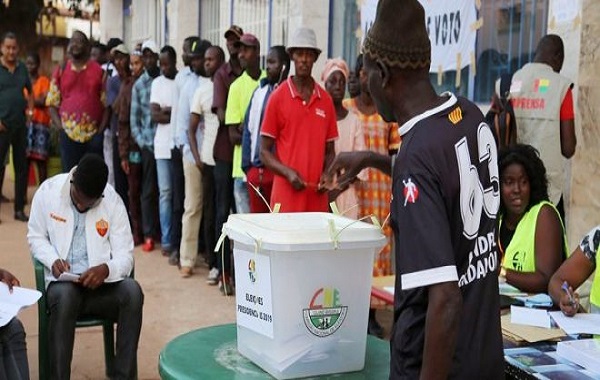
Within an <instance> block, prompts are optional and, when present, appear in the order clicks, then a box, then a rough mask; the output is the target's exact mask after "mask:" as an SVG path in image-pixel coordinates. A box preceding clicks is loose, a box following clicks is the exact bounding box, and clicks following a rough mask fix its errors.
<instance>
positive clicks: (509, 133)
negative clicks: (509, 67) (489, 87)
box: [485, 74, 517, 149]
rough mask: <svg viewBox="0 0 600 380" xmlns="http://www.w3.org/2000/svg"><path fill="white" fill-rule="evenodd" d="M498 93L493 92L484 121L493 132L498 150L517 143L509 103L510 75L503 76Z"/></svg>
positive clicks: (514, 123) (513, 115)
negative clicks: (490, 104)
mask: <svg viewBox="0 0 600 380" xmlns="http://www.w3.org/2000/svg"><path fill="white" fill-rule="evenodd" d="M498 81H499V82H500V88H499V91H494V95H493V96H492V106H491V107H490V110H489V111H488V113H487V114H486V115H485V120H486V122H487V123H488V125H489V126H490V127H491V128H492V131H493V132H494V138H495V139H496V145H497V146H498V149H501V148H504V147H507V146H509V145H512V144H514V143H515V142H516V141H517V120H516V118H515V112H514V110H513V107H512V104H511V102H510V84H511V82H512V74H503V75H502V76H501V77H500V79H499V80H498Z"/></svg>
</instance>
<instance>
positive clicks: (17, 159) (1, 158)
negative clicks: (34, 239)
mask: <svg viewBox="0 0 600 380" xmlns="http://www.w3.org/2000/svg"><path fill="white" fill-rule="evenodd" d="M10 146H12V159H13V167H14V169H15V212H17V211H23V209H24V208H25V196H26V195H27V178H28V174H29V173H28V169H29V166H28V165H27V155H26V152H25V150H26V149H27V128H26V127H25V125H24V124H23V125H19V126H7V130H5V131H4V132H0V165H4V162H5V160H6V155H7V154H8V148H9V147H10Z"/></svg>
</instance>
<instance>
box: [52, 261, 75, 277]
mask: <svg viewBox="0 0 600 380" xmlns="http://www.w3.org/2000/svg"><path fill="white" fill-rule="evenodd" d="M70 268H71V266H70V265H69V263H68V262H67V261H65V260H63V259H57V260H56V261H54V264H52V274H53V275H54V277H55V278H58V277H60V275H61V274H62V273H65V272H68V271H69V270H70Z"/></svg>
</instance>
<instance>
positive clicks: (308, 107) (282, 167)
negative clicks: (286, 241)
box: [260, 28, 338, 212]
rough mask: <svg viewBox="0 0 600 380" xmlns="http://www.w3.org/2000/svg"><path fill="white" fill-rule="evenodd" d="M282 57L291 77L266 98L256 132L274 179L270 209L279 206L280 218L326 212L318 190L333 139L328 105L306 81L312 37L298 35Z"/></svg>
mask: <svg viewBox="0 0 600 380" xmlns="http://www.w3.org/2000/svg"><path fill="white" fill-rule="evenodd" d="M287 51H288V53H289V54H290V56H291V57H292V60H293V61H294V65H295V68H296V75H294V76H293V77H290V78H289V79H288V80H287V81H285V82H283V83H282V84H281V85H280V86H279V87H278V88H277V90H275V91H274V92H273V94H272V95H271V97H270V99H269V103H268V104H267V108H266V111H265V117H264V120H263V125H262V130H261V136H262V144H261V151H260V159H261V160H262V161H263V163H264V164H265V166H266V167H267V168H269V169H270V170H271V171H272V172H273V173H274V174H275V178H274V180H273V190H272V193H271V208H273V207H274V206H275V205H276V204H278V203H279V204H280V205H281V206H280V207H281V208H280V211H281V212H303V211H324V212H326V211H328V198H327V194H326V193H325V189H321V188H320V187H319V185H318V184H319V182H320V179H321V175H322V174H323V171H324V169H325V168H327V167H328V166H329V164H330V163H331V161H332V160H333V158H334V156H335V151H334V148H333V141H334V140H335V139H336V138H337V136H338V133H337V125H336V114H335V107H334V106H333V101H332V100H331V97H330V96H329V94H328V93H327V91H325V90H324V89H323V88H322V87H321V86H319V85H318V84H317V83H316V82H315V80H314V79H313V78H312V76H311V72H312V67H313V65H314V63H315V61H316V60H317V58H318V57H319V54H320V53H321V49H319V48H318V47H317V38H316V36H315V32H314V31H313V30H312V29H309V28H300V29H298V30H297V31H296V34H295V35H294V38H293V39H292V43H291V44H290V45H289V46H288V48H287ZM274 147H275V149H276V151H275V150H274Z"/></svg>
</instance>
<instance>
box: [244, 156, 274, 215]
mask: <svg viewBox="0 0 600 380" xmlns="http://www.w3.org/2000/svg"><path fill="white" fill-rule="evenodd" d="M246 180H247V181H248V182H247V183H248V185H247V186H248V196H249V198H250V212H251V213H258V212H263V213H265V212H270V211H269V207H268V206H267V204H266V203H265V202H264V201H263V200H262V198H261V197H260V196H259V195H258V194H256V190H254V188H253V187H252V186H254V187H255V188H257V189H258V190H260V193H261V194H262V196H263V197H264V198H265V200H266V201H267V202H270V200H271V190H272V189H273V172H272V171H270V170H269V169H267V168H257V167H256V166H252V167H250V169H249V170H248V173H246ZM251 185H252V186H251Z"/></svg>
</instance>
